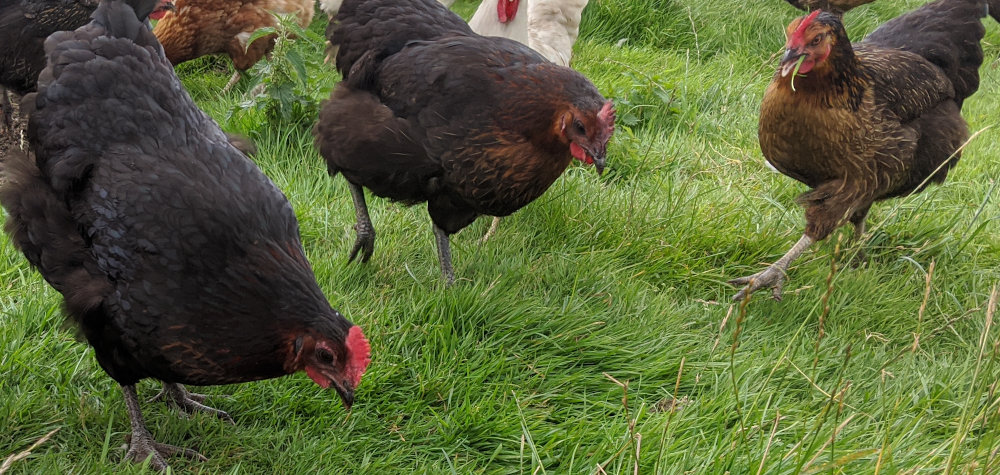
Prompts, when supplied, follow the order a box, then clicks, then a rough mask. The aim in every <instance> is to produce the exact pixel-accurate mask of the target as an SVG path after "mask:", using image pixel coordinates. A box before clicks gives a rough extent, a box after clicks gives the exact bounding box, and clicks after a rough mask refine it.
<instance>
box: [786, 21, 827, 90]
mask: <svg viewBox="0 0 1000 475" xmlns="http://www.w3.org/2000/svg"><path fill="white" fill-rule="evenodd" d="M821 14H823V12H822V10H816V11H814V12H812V13H810V14H809V15H807V16H804V17H800V18H797V19H795V20H793V21H792V22H791V23H790V24H789V25H788V29H787V30H786V32H785V35H786V36H787V38H788V40H787V41H786V42H785V54H784V55H783V56H782V57H781V77H786V76H788V75H789V74H791V73H792V70H794V69H795V66H796V65H798V70H797V71H796V74H805V73H808V72H809V71H812V70H813V69H814V68H816V67H817V66H820V65H822V64H823V62H824V61H826V59H827V57H829V56H830V51H831V50H832V49H833V45H834V44H835V42H836V38H837V35H836V34H835V31H834V25H831V24H830V23H829V22H828V21H827V20H831V19H836V17H834V16H833V15H832V14H829V13H827V14H823V15H822V16H821Z"/></svg>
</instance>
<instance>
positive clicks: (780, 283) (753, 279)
mask: <svg viewBox="0 0 1000 475" xmlns="http://www.w3.org/2000/svg"><path fill="white" fill-rule="evenodd" d="M729 283H730V284H732V285H734V286H739V285H743V286H745V287H743V288H742V289H740V291H739V292H737V293H736V295H734V296H733V300H735V301H737V302H738V301H740V300H743V299H745V298H747V297H748V296H749V295H750V294H753V293H754V292H756V291H758V290H760V289H763V288H770V289H771V297H772V298H774V300H778V301H780V300H781V291H782V288H783V287H784V284H785V271H784V269H782V268H780V267H777V266H773V265H772V266H770V267H768V268H767V269H764V270H762V271H760V272H758V273H756V274H753V275H748V276H746V277H738V278H735V279H733V280H730V281H729Z"/></svg>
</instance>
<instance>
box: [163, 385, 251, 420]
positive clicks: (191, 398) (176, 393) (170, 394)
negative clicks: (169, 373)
mask: <svg viewBox="0 0 1000 475" xmlns="http://www.w3.org/2000/svg"><path fill="white" fill-rule="evenodd" d="M161 399H162V400H163V401H165V402H166V403H167V404H168V405H171V406H174V407H176V408H178V409H180V410H182V411H184V412H185V413H187V414H194V413H196V412H204V413H206V414H212V415H214V416H216V417H218V418H219V419H222V420H224V421H226V422H229V423H230V424H235V423H236V422H235V421H233V418H232V417H229V414H227V413H226V412H225V411H220V410H218V409H216V408H214V407H209V406H206V405H204V404H202V403H203V402H205V395H204V394H195V393H192V392H190V391H188V390H187V389H186V388H185V387H184V386H183V385H181V384H177V383H167V382H164V383H163V389H161V390H160V392H159V393H157V394H156V396H153V397H152V398H151V399H150V400H149V401H146V402H153V401H158V400H161Z"/></svg>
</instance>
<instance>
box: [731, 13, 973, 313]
mask: <svg viewBox="0 0 1000 475" xmlns="http://www.w3.org/2000/svg"><path fill="white" fill-rule="evenodd" d="M985 14H986V2H985V1H983V0H979V1H975V0H938V1H935V2H932V3H929V4H927V5H924V6H923V7H921V8H919V9H917V10H915V11H913V12H910V13H907V14H904V15H902V16H900V17H897V18H895V19H893V20H891V21H889V22H887V23H885V24H884V25H882V26H881V27H880V28H879V29H877V30H876V31H874V32H873V33H872V34H871V35H869V36H868V37H867V38H866V39H864V40H863V41H861V42H859V43H855V44H853V45H852V44H851V43H850V41H849V40H848V38H847V34H846V32H845V31H844V27H843V25H842V23H841V20H840V18H839V17H837V16H835V15H833V14H830V13H820V14H819V15H818V16H816V17H815V19H812V18H811V17H810V18H806V17H803V18H799V19H796V20H795V21H793V22H792V24H791V25H789V27H788V32H787V33H786V37H787V38H789V40H788V44H786V47H787V48H789V49H788V50H787V51H786V54H785V57H784V58H783V59H782V68H779V70H778V71H777V72H776V73H775V75H774V78H773V79H772V81H771V83H770V85H769V86H768V88H767V91H766V92H765V93H764V100H763V103H762V104H761V112H760V127H759V139H760V147H761V151H762V152H763V153H764V157H765V158H766V159H767V161H768V162H769V163H770V164H771V165H773V166H774V167H775V168H776V169H777V170H778V171H780V172H781V173H784V174H785V175H788V176H789V177H792V178H794V179H796V180H798V181H800V182H802V183H804V184H806V185H808V186H809V187H810V188H812V190H810V191H809V192H807V193H804V194H803V195H802V196H800V198H799V200H800V202H801V203H802V204H803V206H805V208H806V228H805V233H804V237H803V240H804V241H808V242H804V244H805V246H806V247H807V246H808V244H810V243H812V242H815V241H818V240H821V239H824V238H826V237H827V236H828V235H829V234H830V233H831V232H833V231H834V230H835V229H836V228H838V227H839V226H841V225H843V224H845V223H847V222H851V223H853V224H854V225H855V227H856V228H857V230H858V231H859V232H862V231H863V229H864V220H865V216H866V215H867V213H868V210H869V208H870V207H871V205H872V204H873V203H874V202H876V201H879V200H884V199H887V198H892V197H897V196H903V195H907V194H910V193H914V192H918V191H920V190H922V189H923V188H924V187H925V186H926V185H927V184H929V183H939V182H941V181H943V180H944V179H945V176H946V175H947V174H948V170H949V169H950V168H952V167H953V166H955V164H956V163H957V162H958V159H959V157H960V156H961V152H960V150H959V148H960V147H961V146H962V144H963V143H964V142H965V140H966V139H967V138H968V136H969V132H968V129H967V126H966V123H965V120H964V119H962V116H961V114H960V110H961V106H962V102H963V101H964V99H966V98H967V97H969V96H970V95H972V93H974V92H975V91H976V89H977V87H978V85H979V73H978V70H979V66H980V64H981V63H982V60H983V52H982V49H981V47H980V45H979V42H980V40H981V39H982V37H983V35H984V32H985V28H984V27H983V25H982V22H981V18H982V17H983V16H985ZM800 25H806V26H805V27H802V28H799V26H800ZM827 54H828V56H824V55H827ZM800 56H801V57H802V58H800ZM799 59H802V60H803V61H804V62H802V63H801V64H802V66H803V67H805V68H806V69H802V71H807V72H805V73H804V74H798V75H796V74H795V73H794V72H792V73H791V74H788V73H789V72H791V71H792V69H793V66H795V63H796V62H797V60H799ZM806 62H808V64H807V63H806ZM809 68H811V70H809ZM783 73H784V74H783ZM793 76H795V77H794V88H793V81H792V77H793ZM802 249H804V247H803V248H802ZM802 249H797V252H796V253H794V254H793V255H791V256H789V255H786V257H790V259H783V262H782V266H783V267H784V268H787V264H788V263H789V262H790V261H791V260H792V259H794V258H795V257H796V256H797V255H798V253H799V252H801V250H802ZM772 267H774V266H772ZM769 269H771V268H769ZM781 271H782V274H783V272H784V269H781ZM751 277H754V278H755V279H756V280H757V282H751V280H749V278H742V279H737V280H736V281H734V282H736V283H740V284H747V283H749V284H750V285H748V286H747V288H745V289H744V291H741V292H740V294H738V295H737V297H742V296H744V295H746V292H747V291H750V292H752V291H753V290H756V289H757V288H760V286H759V285H757V284H761V283H766V284H767V286H770V287H772V288H774V289H775V296H776V297H777V296H779V295H780V281H781V279H782V278H783V277H777V276H776V274H775V273H774V272H772V273H770V274H769V275H766V276H764V275H760V274H756V275H755V276H751ZM764 280H767V281H768V282H764ZM775 281H776V282H775Z"/></svg>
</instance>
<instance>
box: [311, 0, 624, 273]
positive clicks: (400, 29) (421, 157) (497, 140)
mask: <svg viewBox="0 0 1000 475" xmlns="http://www.w3.org/2000/svg"><path fill="white" fill-rule="evenodd" d="M327 36H328V37H329V39H330V44H331V46H332V47H333V48H335V49H336V50H337V54H336V64H337V69H339V70H340V71H341V73H342V74H343V76H344V81H342V82H341V83H340V84H338V85H337V88H336V89H335V90H334V91H333V94H332V97H331V98H330V100H329V101H326V102H325V103H324V105H323V108H322V110H321V112H320V117H319V122H318V123H317V125H316V128H315V130H314V134H315V136H316V145H317V147H318V148H319V151H320V154H321V155H322V156H323V158H324V159H325V160H326V163H327V168H328V170H329V172H330V174H331V175H334V174H338V173H339V174H341V175H343V176H344V178H345V179H347V182H348V184H349V187H350V190H351V196H352V197H353V198H354V206H355V211H356V217H357V225H356V227H355V229H356V231H357V240H356V241H355V244H354V248H353V250H352V251H351V255H350V258H351V259H353V258H355V257H356V256H357V255H358V253H359V252H361V260H362V262H365V261H367V260H368V259H369V258H370V257H371V255H372V253H373V252H374V246H375V230H374V227H373V226H372V223H371V218H370V217H369V216H368V208H367V205H366V203H365V196H364V190H363V188H368V189H369V190H370V191H371V192H372V193H374V194H375V195H378V196H383V197H387V198H390V199H393V200H396V201H402V202H404V203H410V204H413V203H420V202H427V211H428V212H429V213H430V216H431V221H432V222H433V223H434V235H435V237H436V238H437V239H436V240H437V246H438V257H439V260H440V262H441V271H442V274H443V276H444V278H445V280H446V281H447V282H449V283H451V282H452V281H453V280H454V273H453V271H452V266H451V251H450V247H449V243H448V237H449V235H451V234H454V233H456V232H458V231H459V230H461V229H462V228H464V227H466V226H468V225H469V224H470V223H472V222H473V221H474V220H475V219H476V217H478V216H479V215H483V214H485V215H490V216H507V215H509V214H511V213H513V212H515V211H517V210H518V209H520V208H522V207H524V206H526V205H527V204H528V203H530V202H532V201H534V200H535V199H536V198H538V197H539V196H541V195H542V193H544V192H545V190H547V189H548V188H549V186H551V185H552V183H553V182H555V180H556V179H557V178H559V176H560V175H561V174H562V172H563V171H564V170H565V169H566V167H567V166H568V165H569V164H570V162H571V161H572V160H573V158H574V157H575V158H577V159H579V160H581V161H583V162H585V163H592V164H594V165H596V166H597V169H598V171H600V170H602V169H603V168H604V159H605V154H606V150H607V144H608V141H609V140H610V139H611V134H612V133H613V131H614V108H613V106H612V104H611V101H608V100H606V99H605V98H604V97H603V96H601V94H600V93H599V92H598V91H597V88H596V87H594V85H593V84H592V83H591V82H590V81H588V80H587V78H585V77H583V76H582V75H581V74H580V73H578V72H576V71H573V70H572V69H569V68H566V67H562V66H557V65H555V64H553V63H551V62H549V61H546V60H545V58H543V57H542V56H541V55H539V54H538V53H536V52H535V51H533V50H531V49H530V48H528V47H527V46H525V45H522V44H521V43H518V42H516V41H513V40H509V39H506V38H496V37H483V36H480V35H477V34H475V33H473V32H472V30H471V29H470V28H469V26H468V25H466V24H465V22H463V21H462V19H461V18H459V17H458V16H456V15H455V14H453V13H451V12H450V11H448V10H447V9H446V8H444V7H443V6H442V5H441V4H439V3H437V2H436V1H433V0H412V1H409V2H399V1H398V0H367V1H364V0H346V1H345V2H344V3H343V5H342V6H341V7H340V9H339V13H338V14H337V18H336V21H334V22H331V24H330V28H329V29H328V30H327Z"/></svg>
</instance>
